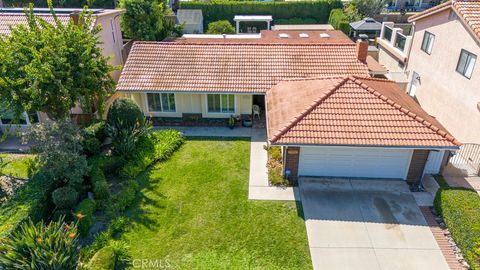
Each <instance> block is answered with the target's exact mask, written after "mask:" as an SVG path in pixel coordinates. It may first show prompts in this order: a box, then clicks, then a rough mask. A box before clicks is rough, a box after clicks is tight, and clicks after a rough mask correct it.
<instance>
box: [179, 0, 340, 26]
mask: <svg viewBox="0 0 480 270" xmlns="http://www.w3.org/2000/svg"><path fill="white" fill-rule="evenodd" d="M341 7H342V2H341V1H338V0H320V1H298V2H297V1H292V2H253V1H247V2H244V1H208V2H201V1H192V2H180V8H181V9H201V10H202V13H203V20H204V21H203V23H204V26H205V27H206V26H207V25H208V24H209V23H211V22H214V21H220V20H229V21H230V22H231V23H234V21H233V17H234V16H235V15H272V17H273V19H274V22H275V20H288V19H292V18H308V19H310V20H315V22H316V23H327V21H328V17H329V15H330V11H331V10H332V9H335V8H341Z"/></svg>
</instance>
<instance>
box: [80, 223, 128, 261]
mask: <svg viewBox="0 0 480 270" xmlns="http://www.w3.org/2000/svg"><path fill="white" fill-rule="evenodd" d="M129 229H130V219H128V218H126V217H123V216H121V217H117V218H115V219H114V220H112V222H111V223H110V225H109V226H108V229H107V230H106V231H104V232H101V233H99V234H97V235H96V236H95V240H94V241H93V243H92V244H91V245H89V246H86V247H84V248H82V249H81V250H80V259H81V261H89V260H91V258H92V257H93V256H94V255H95V253H97V252H98V251H99V250H100V249H102V248H104V247H106V246H109V245H110V246H114V250H116V249H117V247H115V246H116V245H114V242H117V241H116V240H114V239H115V237H117V236H118V234H120V233H123V232H126V231H128V230H129ZM118 255H121V254H118ZM123 257H125V256H123ZM119 259H121V258H119Z"/></svg>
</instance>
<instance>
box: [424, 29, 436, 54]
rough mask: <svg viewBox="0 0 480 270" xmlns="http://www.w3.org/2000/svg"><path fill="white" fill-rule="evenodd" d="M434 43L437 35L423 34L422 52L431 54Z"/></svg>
mask: <svg viewBox="0 0 480 270" xmlns="http://www.w3.org/2000/svg"><path fill="white" fill-rule="evenodd" d="M433 41H435V35H434V34H432V33H430V32H427V31H425V34H423V41H422V51H424V52H426V53H428V54H431V53H432V48H433Z"/></svg>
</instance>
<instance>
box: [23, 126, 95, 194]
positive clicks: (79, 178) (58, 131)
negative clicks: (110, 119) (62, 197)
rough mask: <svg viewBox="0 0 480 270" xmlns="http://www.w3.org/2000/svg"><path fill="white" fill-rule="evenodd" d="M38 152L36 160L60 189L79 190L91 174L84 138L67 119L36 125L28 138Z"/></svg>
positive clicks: (34, 150) (26, 138)
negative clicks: (67, 186)
mask: <svg viewBox="0 0 480 270" xmlns="http://www.w3.org/2000/svg"><path fill="white" fill-rule="evenodd" d="M24 139H25V141H26V142H28V143H29V144H30V145H31V150H32V151H33V152H34V153H36V154H37V155H36V160H37V162H38V164H39V165H40V166H41V167H42V168H43V170H44V171H45V173H46V174H47V175H48V176H49V178H51V179H53V180H54V181H55V182H56V184H57V186H60V185H65V184H66V185H69V186H71V187H74V188H76V189H77V190H78V188H80V187H81V184H82V183H83V177H84V176H85V175H87V174H88V164H87V158H86V156H85V155H84V154H83V148H82V142H83V137H82V135H81V133H80V130H79V129H78V127H77V126H76V125H74V124H72V123H70V122H68V121H66V120H63V121H57V122H46V123H40V124H35V125H32V126H31V127H30V129H29V131H28V132H27V133H26V135H25V137H24Z"/></svg>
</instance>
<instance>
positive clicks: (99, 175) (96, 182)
mask: <svg viewBox="0 0 480 270" xmlns="http://www.w3.org/2000/svg"><path fill="white" fill-rule="evenodd" d="M90 182H91V183H92V191H93V195H94V196H95V199H96V200H105V199H108V198H109V197H110V191H109V190H108V183H107V179H106V178H105V174H104V173H103V168H102V167H100V166H92V168H91V170H90Z"/></svg>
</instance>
